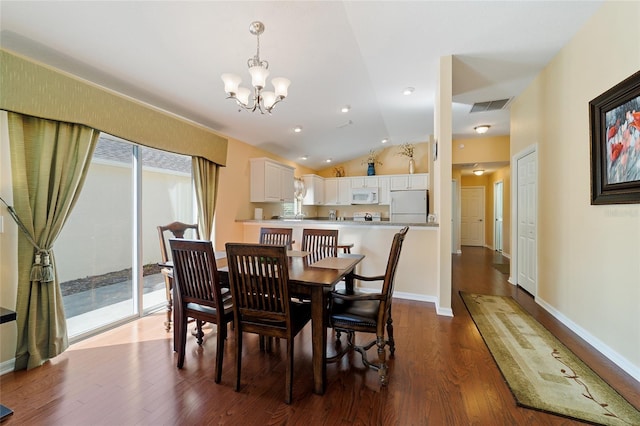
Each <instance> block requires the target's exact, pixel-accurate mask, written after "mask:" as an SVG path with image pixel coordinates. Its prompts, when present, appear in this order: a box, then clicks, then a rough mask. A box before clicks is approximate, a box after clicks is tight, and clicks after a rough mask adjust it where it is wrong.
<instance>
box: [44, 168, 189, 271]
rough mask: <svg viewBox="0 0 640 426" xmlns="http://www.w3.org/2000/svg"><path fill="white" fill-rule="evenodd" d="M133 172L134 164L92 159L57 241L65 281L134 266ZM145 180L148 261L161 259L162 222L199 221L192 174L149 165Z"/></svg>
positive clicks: (144, 243) (145, 255)
mask: <svg viewBox="0 0 640 426" xmlns="http://www.w3.org/2000/svg"><path fill="white" fill-rule="evenodd" d="M131 175H132V171H131V167H130V166H126V165H123V164H118V163H108V162H103V161H100V162H97V161H94V162H93V163H92V165H91V169H90V171H89V174H88V175H87V179H86V181H85V185H84V188H83V190H82V194H81V196H80V199H79V200H78V203H77V204H76V206H75V208H74V210H73V212H72V213H71V216H70V218H69V220H68V221H67V224H66V225H65V228H64V230H63V231H62V234H61V235H60V237H59V238H58V240H57V241H56V243H55V245H54V252H55V258H56V263H57V270H58V277H59V279H60V281H61V282H65V281H69V280H73V279H77V278H84V277H87V276H92V275H100V274H104V273H107V272H113V271H119V270H122V269H126V268H130V267H131V264H132V259H131V256H132V254H131V253H132V240H133V221H132V217H131V206H132V189H131V187H132V184H131V182H132V176H131ZM142 182H143V184H142V185H143V195H142V197H143V201H142V206H143V208H142V249H143V263H144V264H149V263H156V262H159V261H160V260H161V259H160V247H159V241H158V233H157V230H156V226H158V225H164V224H167V223H170V222H173V221H175V220H180V221H183V222H193V213H192V211H193V207H192V201H191V200H192V185H191V177H190V176H189V175H185V174H182V173H175V172H165V171H164V170H157V169H146V168H143V171H142ZM96 212H99V215H97V214H96Z"/></svg>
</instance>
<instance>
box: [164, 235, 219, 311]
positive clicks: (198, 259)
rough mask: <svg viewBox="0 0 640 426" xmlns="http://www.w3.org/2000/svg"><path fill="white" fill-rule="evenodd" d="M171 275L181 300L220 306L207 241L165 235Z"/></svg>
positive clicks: (213, 259)
mask: <svg viewBox="0 0 640 426" xmlns="http://www.w3.org/2000/svg"><path fill="white" fill-rule="evenodd" d="M169 244H170V246H171V254H172V256H173V278H174V281H175V283H176V284H175V285H176V288H177V291H178V292H179V293H180V298H181V301H182V303H190V302H195V303H199V304H201V305H205V306H211V307H213V308H216V309H221V308H222V301H221V290H220V285H219V283H220V281H219V277H218V268H217V265H216V259H215V254H214V251H213V245H212V244H211V241H204V240H186V239H180V238H171V239H169Z"/></svg>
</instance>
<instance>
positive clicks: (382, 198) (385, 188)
mask: <svg viewBox="0 0 640 426" xmlns="http://www.w3.org/2000/svg"><path fill="white" fill-rule="evenodd" d="M390 183H391V177H390V176H378V201H379V202H380V204H383V205H389V203H390V202H391V194H390V193H389V184H390Z"/></svg>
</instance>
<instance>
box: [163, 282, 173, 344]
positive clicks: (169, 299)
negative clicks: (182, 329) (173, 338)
mask: <svg viewBox="0 0 640 426" xmlns="http://www.w3.org/2000/svg"><path fill="white" fill-rule="evenodd" d="M164 285H165V291H166V294H167V320H166V321H165V322H164V328H165V330H167V333H168V332H170V331H171V317H172V316H173V297H172V296H171V282H170V281H169V279H168V278H167V279H165V281H164Z"/></svg>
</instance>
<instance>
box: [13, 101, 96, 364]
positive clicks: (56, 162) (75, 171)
mask: <svg viewBox="0 0 640 426" xmlns="http://www.w3.org/2000/svg"><path fill="white" fill-rule="evenodd" d="M8 122H9V144H10V148H11V168H12V181H13V203H14V208H15V212H16V215H17V217H18V218H19V219H20V221H21V222H22V226H21V227H20V228H21V229H22V232H20V233H19V235H18V289H17V300H16V313H17V330H18V336H17V340H18V341H17V348H16V362H15V368H16V370H21V369H25V368H27V369H31V368H34V367H37V366H39V365H41V364H43V363H44V362H45V361H47V360H48V359H50V358H53V357H55V356H57V355H59V354H61V353H62V352H64V350H65V349H66V348H67V347H68V345H69V343H68V337H67V327H66V319H65V315H64V306H63V302H62V294H61V291H60V285H59V282H58V274H57V273H56V271H55V264H56V263H55V256H54V253H53V245H54V242H55V240H56V238H57V237H58V235H59V233H60V231H61V230H62V228H63V226H64V224H65V222H66V220H67V218H68V217H69V213H70V212H71V210H72V209H73V207H74V205H75V203H76V201H77V199H78V196H79V194H80V191H81V189H82V186H83V184H84V180H85V178H86V174H87V170H88V167H89V164H90V163H91V158H92V156H93V151H94V149H95V146H96V143H97V141H98V137H99V135H100V132H99V131H97V130H94V129H91V128H89V127H86V126H82V125H77V124H69V123H60V122H56V121H51V120H44V119H39V118H35V117H30V116H25V115H21V114H15V113H8ZM79 243H80V242H79ZM34 245H36V246H37V248H36V247H34ZM45 256H46V257H48V264H45V263H46V260H45ZM38 266H39V267H40V268H41V271H40V272H41V273H39V274H38V273H33V271H34V270H36V271H37V269H38ZM45 267H46V269H47V270H48V273H43V272H42V270H44V269H45Z"/></svg>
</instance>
